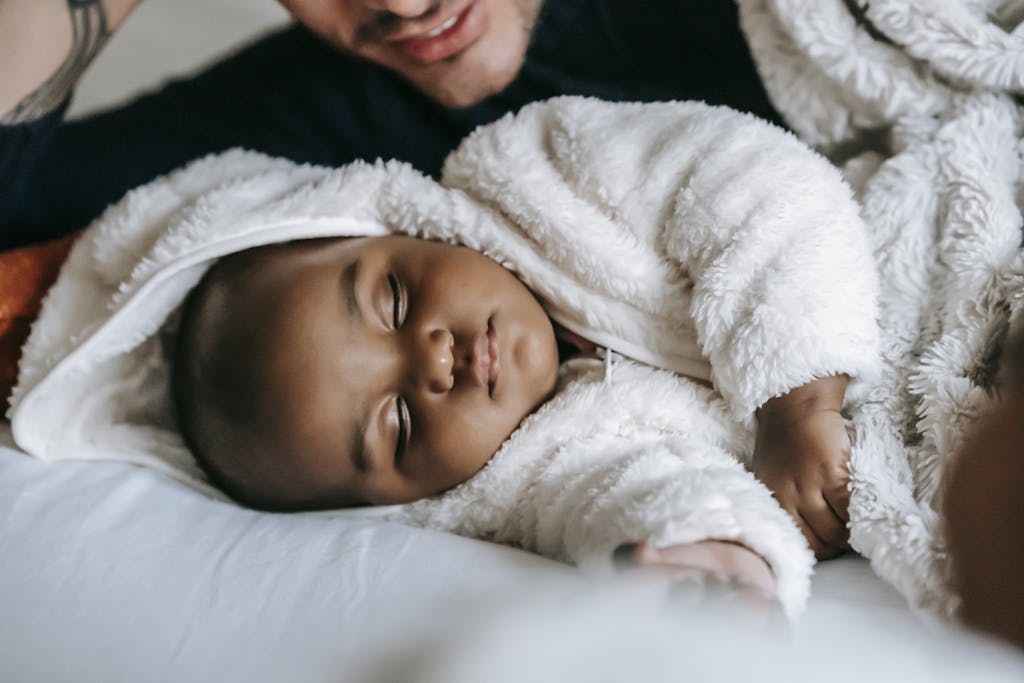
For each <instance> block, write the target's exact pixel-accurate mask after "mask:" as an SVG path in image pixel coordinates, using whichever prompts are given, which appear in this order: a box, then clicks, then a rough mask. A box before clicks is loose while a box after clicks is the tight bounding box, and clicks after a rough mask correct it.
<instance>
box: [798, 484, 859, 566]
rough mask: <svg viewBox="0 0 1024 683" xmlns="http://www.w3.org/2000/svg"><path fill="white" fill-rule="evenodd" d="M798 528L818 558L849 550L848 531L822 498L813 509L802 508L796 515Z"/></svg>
mask: <svg viewBox="0 0 1024 683" xmlns="http://www.w3.org/2000/svg"><path fill="white" fill-rule="evenodd" d="M796 518H797V522H798V523H799V525H800V530H801V531H803V534H804V537H805V538H806V539H807V542H808V543H809V544H810V546H811V550H813V551H814V556H815V557H816V558H818V559H819V560H830V559H832V558H833V557H836V556H838V555H841V554H842V553H843V552H845V551H846V550H849V548H850V546H849V540H850V531H849V529H848V528H847V526H846V522H845V521H844V520H842V519H840V518H839V517H838V516H837V515H836V514H835V513H834V512H833V511H832V508H831V507H830V506H829V505H828V503H826V502H825V499H824V498H822V499H821V501H820V503H819V504H818V505H815V506H814V508H813V509H810V510H808V509H806V508H802V509H801V510H800V511H799V513H798V514H797V515H796Z"/></svg>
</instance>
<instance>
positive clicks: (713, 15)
mask: <svg viewBox="0 0 1024 683" xmlns="http://www.w3.org/2000/svg"><path fill="white" fill-rule="evenodd" d="M565 94H573V95H590V96H594V97H599V98H602V99H607V100H614V101H657V100H681V99H697V100H703V101H705V102H708V103H710V104H726V105H730V106H732V107H735V108H737V109H741V110H745V111H750V112H752V113H755V114H758V115H760V116H762V117H765V118H768V119H770V120H773V121H776V122H778V121H779V117H778V115H777V114H776V112H775V111H774V110H773V109H772V107H771V105H770V104H769V102H768V99H767V96H766V94H765V92H764V89H763V86H762V85H761V82H760V79H759V78H758V76H757V73H756V70H755V68H754V65H753V61H752V59H751V57H750V54H749V51H748V49H747V46H746V43H745V41H744V39H743V37H742V34H741V32H740V28H739V21H738V17H737V11H736V7H735V4H734V3H733V2H731V0H547V2H545V4H544V7H543V9H542V11H541V15H540V18H539V20H538V23H537V27H536V29H535V31H534V34H533V38H532V40H531V43H530V47H529V49H528V52H527V55H526V60H525V63H524V64H523V68H522V70H521V71H520V73H519V75H518V76H517V77H516V79H515V81H514V82H513V83H512V84H511V85H509V87H508V88H506V89H505V90H504V91H502V92H501V93H498V94H497V95H494V96H493V97H489V98H487V99H486V100H484V101H482V102H480V103H479V104H477V105H474V106H472V107H469V108H466V109H458V110H452V109H446V108H444V107H442V106H440V105H438V104H437V103H436V102H434V101H433V100H431V99H430V98H428V97H427V96H425V95H423V94H422V93H420V92H419V91H418V90H416V89H415V88H414V87H412V86H411V85H409V84H408V83H406V82H405V81H403V80H402V79H401V78H400V77H399V76H397V75H395V74H393V73H391V72H389V71H387V70H385V69H383V68H381V67H378V66H376V65H373V64H370V63H368V62H365V61H362V60H360V59H357V58H354V57H351V56H348V55H345V54H342V53H340V52H338V51H337V50H335V49H334V48H332V47H330V46H329V45H327V44H325V43H323V42H321V41H320V40H319V39H318V38H316V37H315V36H313V35H312V34H310V33H309V32H308V31H307V30H306V29H304V28H303V27H301V26H293V27H290V28H287V29H285V30H282V31H280V32H278V33H275V34H271V35H270V36H268V37H266V38H263V39H261V40H259V41H257V42H255V43H253V44H252V45H250V46H248V47H246V48H244V49H242V50H241V51H240V52H238V53H236V54H235V55H233V56H231V57H229V58H227V59H225V60H223V61H221V62H219V63H217V64H215V65H214V66H212V67H210V68H208V69H207V70H205V71H204V72H202V73H199V74H198V75H196V76H193V77H190V78H186V79H182V80H178V81H175V82H171V83H169V84H168V85H166V86H164V87H162V88H161V89H160V90H158V91H156V92H154V93H152V94H149V95H146V96H143V97H141V98H139V99H137V100H135V101H134V102H132V103H130V104H128V105H127V106H124V107H121V108H118V109H115V110H112V111H109V112H105V113H101V114H98V115H94V116H90V117H88V118H85V119H82V120H78V121H73V122H70V123H67V124H64V125H60V126H58V125H57V122H58V121H59V113H56V114H55V115H51V116H49V117H47V118H46V120H44V121H39V122H36V123H35V124H33V125H31V126H14V127H6V128H4V127H0V248H4V247H10V246H15V245H18V244H25V243H29V242H36V241H41V240H44V239H48V238H50V237H55V236H58V235H62V234H66V233H68V232H71V231H74V230H77V229H80V228H82V227H84V226H85V225H86V224H87V223H88V222H89V221H90V220H91V219H93V218H94V217H96V216H97V215H98V214H99V212H100V211H102V209H103V208H104V207H105V206H106V205H108V204H110V203H111V202H114V201H116V200H117V199H118V198H120V197H121V195H123V194H124V193H125V192H126V191H127V190H129V189H131V188H132V187H135V186H136V185H139V184H142V183H145V182H147V181H149V180H151V179H152V178H154V177H155V176H157V175H160V174H162V173H166V172H168V171H170V170H172V169H174V168H176V167H178V166H180V165H182V164H183V163H186V162H188V161H189V160H191V159H194V158H195V157H198V156H202V155H204V154H208V153H211V152H216V151H220V150H224V149H227V148H229V147H234V146H242V147H247V148H250V149H255V150H259V151H261V152H265V153H267V154H272V155H280V156H285V157H288V158H291V159H294V160H296V161H301V162H312V163H317V164H327V165H340V164H344V163H347V162H350V161H352V160H355V159H367V160H373V159H377V158H385V159H387V158H395V159H402V160H405V161H408V162H410V163H411V164H413V165H414V166H415V167H417V168H418V169H420V170H421V171H423V172H425V173H428V174H431V175H437V174H438V173H439V171H440V168H441V164H442V162H443V160H444V158H445V156H446V155H447V154H448V153H449V152H450V151H451V150H452V149H453V148H454V147H455V146H456V145H457V144H458V142H459V140H461V139H462V138H463V137H464V136H465V135H466V134H467V133H469V132H470V131H471V130H473V129H474V128H475V127H476V126H478V125H481V124H484V123H488V122H490V121H493V120H495V119H497V118H498V117H500V116H502V115H503V114H505V113H507V112H510V111H515V110H517V109H519V108H520V107H522V106H523V105H525V104H527V103H529V102H534V101H537V100H542V99H546V98H549V97H553V96H555V95H565ZM15 149H16V150H17V151H11V150H15ZM8 158H14V159H16V160H17V161H16V163H4V160H6V159H8Z"/></svg>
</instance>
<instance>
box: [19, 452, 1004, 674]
mask: <svg viewBox="0 0 1024 683" xmlns="http://www.w3.org/2000/svg"><path fill="white" fill-rule="evenodd" d="M0 444H2V445H0V520H2V521H0V547H2V548H3V551H2V558H3V559H2V562H0V605H3V610H2V615H3V616H2V618H0V679H2V680H5V681H26V682H27V681H71V680H74V681H200V680H246V681H283V680H293V681H356V680H367V681H376V680H380V681H385V680H438V681H442V680H444V681H462V680H465V681H469V680H524V678H523V677H522V676H525V675H527V674H529V678H530V679H531V680H552V681H554V680H567V677H569V678H576V677H579V678H580V679H583V678H584V677H585V676H588V671H592V670H593V668H594V667H595V666H597V665H598V664H600V668H601V670H602V671H603V672H604V673H605V674H606V675H608V676H609V680H615V679H618V680H637V679H636V678H634V675H635V674H636V673H637V672H638V669H637V666H638V662H641V664H640V665H642V666H645V667H646V671H645V677H646V678H649V679H650V680H677V678H675V676H677V675H678V674H680V673H683V672H691V673H699V672H703V674H702V675H698V676H697V677H696V678H695V679H694V680H701V679H703V677H704V676H707V678H706V679H707V680H711V679H718V680H729V679H732V677H733V675H736V676H738V675H740V674H742V673H744V672H745V673H746V675H753V674H754V673H757V675H759V676H760V677H762V679H763V678H764V677H765V676H766V675H767V674H770V676H769V677H768V679H769V680H774V679H773V678H771V676H774V677H776V678H777V679H778V680H782V679H783V677H785V678H786V679H788V680H792V679H793V678H796V679H797V680H803V679H807V680H810V679H811V678H812V677H814V676H816V673H817V672H818V671H820V670H821V669H820V667H821V666H825V665H828V666H830V667H835V666H836V665H837V664H838V663H840V662H841V670H840V671H838V672H837V674H836V675H837V676H838V677H839V679H840V680H851V681H852V680H864V677H865V675H872V674H876V675H877V674H883V673H886V672H888V673H892V674H894V675H895V674H898V675H899V676H900V677H901V679H902V680H908V681H912V680H921V681H961V680H962V681H968V680H969V681H981V680H991V681H1004V680H1005V681H1011V680H1021V678H1020V676H1021V675H1022V673H1024V662H1022V661H1021V660H1020V659H1018V658H1017V656H1016V655H1014V654H1012V653H1009V652H1007V651H1005V650H1003V649H1002V648H999V647H997V646H994V645H992V644H990V643H985V642H981V641H975V640H974V638H973V637H971V636H969V635H967V634H965V633H962V632H959V631H955V630H949V629H947V628H945V627H940V626H938V625H936V624H929V623H927V622H926V621H923V620H921V619H919V618H918V617H916V616H914V615H913V614H911V612H910V611H909V610H908V609H907V608H906V607H905V606H904V604H903V601H902V599H901V598H900V597H899V596H898V595H897V594H896V593H895V591H893V590H892V589H891V588H889V587H888V586H886V585H885V584H883V583H882V582H881V581H880V580H879V579H877V578H876V577H875V576H874V575H873V574H872V572H871V569H870V567H869V566H868V565H867V563H866V562H865V561H864V560H862V559H860V558H857V557H853V556H851V557H845V558H842V559H839V560H835V561H832V562H828V563H825V564H822V565H820V566H819V569H818V572H817V575H816V577H815V579H814V591H813V597H812V599H811V602H810V605H809V607H808V610H807V613H806V614H805V616H804V618H803V619H802V620H801V621H800V622H799V624H798V625H797V626H796V627H794V628H793V629H792V630H790V629H788V628H786V627H785V626H783V625H782V624H781V623H780V622H779V621H778V620H776V619H769V620H768V621H767V622H764V620H761V622H758V620H741V619H735V618H732V619H729V618H726V617H724V616H722V615H720V614H718V612H720V611H721V609H722V608H716V607H715V605H714V604H713V603H707V602H704V603H702V602H700V601H695V602H694V601H691V603H690V604H686V605H683V606H682V607H684V608H685V609H677V610H672V609H671V608H666V607H665V606H664V605H662V604H661V603H660V602H658V601H656V600H651V599H650V596H646V597H645V596H644V595H643V594H642V592H637V589H636V586H633V585H632V584H630V583H628V582H626V581H625V580H623V581H621V582H613V583H612V584H610V585H604V584H598V585H595V584H594V583H593V582H591V581H590V580H588V579H586V578H584V577H583V576H582V575H580V574H578V573H577V572H576V571H575V570H572V569H570V568H568V567H565V566H563V565H560V564H557V563H554V562H551V561H548V560H544V559H542V558H539V557H536V556H533V555H529V554H527V553H524V552H520V551H517V550H513V549H510V548H505V547H501V546H497V545H492V544H488V543H484V542H479V541H472V540H468V539H464V538H459V537H455V536H450V535H446V534H440V533H436V532H432V531H427V530H422V529H413V528H407V527H402V526H397V525H391V524H385V523H380V522H371V521H367V520H360V519H355V518H352V517H347V516H346V515H345V514H344V513H316V514H298V515H272V514H265V513H259V512H254V511H250V510H244V509H241V508H238V507H235V506H233V505H228V504H225V503H223V502H219V501H215V500H212V499H209V498H207V497H205V496H203V495H201V494H199V493H196V492H195V491H193V490H191V489H188V488H186V487H184V486H182V485H180V484H177V483H175V482H173V481H172V480H170V479H169V478H166V477H165V476H163V475H161V474H159V473H156V472H152V471H149V470H146V469H143V468H139V467H134V466H131V465H125V464H120V463H113V462H110V463H68V464H58V465H48V464H45V463H42V462H39V461H37V460H35V459H33V458H30V457H28V456H25V455H23V454H21V453H19V452H17V451H16V450H15V449H14V448H12V446H11V442H10V437H9V434H7V433H6V432H5V433H3V434H2V435H0ZM731 616H732V617H735V615H731ZM467 631H468V632H470V633H471V638H470V639H467ZM602 642H607V646H606V647H602V646H601V645H600V644H601V643H602ZM555 643H557V644H558V646H557V648H556V647H554V646H553V644H555ZM737 647H740V648H743V649H744V651H745V652H746V655H745V656H744V657H742V658H736V657H732V656H729V653H735V651H736V648H737ZM848 653H854V654H855V655H856V656H847V655H848ZM599 655H603V659H602V656H599ZM595 657H596V659H595ZM604 660H607V661H604ZM503 661H505V663H504V664H502V665H500V666H499V664H500V663H501V662H503ZM538 662H544V663H545V664H544V666H543V667H541V666H540V665H539V664H538ZM528 663H529V664H530V666H532V667H535V670H531V671H530V672H526V671H523V670H518V671H517V669H516V667H517V666H519V667H522V666H525V665H526V664H528ZM883 665H884V666H883ZM723 667H724V668H723ZM514 674H515V675H514ZM481 676H482V678H481Z"/></svg>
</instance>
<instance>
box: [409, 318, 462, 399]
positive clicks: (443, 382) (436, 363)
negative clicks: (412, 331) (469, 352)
mask: <svg viewBox="0 0 1024 683" xmlns="http://www.w3.org/2000/svg"><path fill="white" fill-rule="evenodd" d="M418 342H419V343H417V344H415V347H416V353H415V354H414V355H413V358H412V361H413V362H412V367H411V368H410V373H411V375H412V379H413V381H414V382H415V384H416V385H417V386H418V387H419V388H422V389H425V390H427V391H429V392H431V393H434V394H443V393H445V392H448V391H451V389H452V387H453V386H454V385H455V373H454V370H453V365H454V363H455V356H454V353H453V346H454V344H455V338H454V337H453V336H452V333H451V332H449V331H448V330H446V329H443V328H437V329H433V330H430V331H428V332H425V333H424V334H423V336H422V337H421V338H420V339H419V340H418Z"/></svg>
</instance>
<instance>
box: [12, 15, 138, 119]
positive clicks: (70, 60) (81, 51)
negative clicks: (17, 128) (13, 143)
mask: <svg viewBox="0 0 1024 683" xmlns="http://www.w3.org/2000/svg"><path fill="white" fill-rule="evenodd" d="M138 3H139V0H0V63H2V64H4V65H5V67H4V76H3V78H2V79H0V124H6V125H12V124H17V123H23V122H26V121H33V120H35V119H38V118H40V117H42V116H44V115H45V114H47V113H48V112H51V111H53V110H54V109H56V108H57V106H59V105H60V103H61V102H63V101H64V99H65V98H66V97H67V96H68V95H69V94H70V92H71V89H72V88H73V87H74V85H75V83H76V82H77V81H78V79H79V77H80V76H81V75H82V72H83V71H85V68H86V67H87V66H88V65H89V63H90V62H91V61H92V59H93V58H94V57H95V56H96V55H97V54H98V53H99V51H100V49H101V48H102V47H103V44H104V43H105V42H106V40H107V38H109V37H110V35H111V33H112V32H113V31H114V30H115V29H116V28H117V27H118V26H119V25H120V24H121V23H122V22H123V21H124V19H125V18H126V17H127V16H128V14H129V13H130V12H131V11H132V10H133V9H134V8H135V6H136V5H138Z"/></svg>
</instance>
